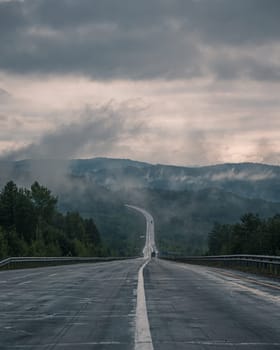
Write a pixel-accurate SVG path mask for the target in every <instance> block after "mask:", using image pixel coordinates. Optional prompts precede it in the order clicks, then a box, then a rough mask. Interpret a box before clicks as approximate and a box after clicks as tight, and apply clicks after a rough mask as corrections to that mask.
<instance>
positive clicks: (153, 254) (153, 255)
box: [151, 250, 156, 258]
mask: <svg viewBox="0 0 280 350" xmlns="http://www.w3.org/2000/svg"><path fill="white" fill-rule="evenodd" d="M151 257H152V258H155V257H156V252H155V251H154V250H153V251H152V254H151Z"/></svg>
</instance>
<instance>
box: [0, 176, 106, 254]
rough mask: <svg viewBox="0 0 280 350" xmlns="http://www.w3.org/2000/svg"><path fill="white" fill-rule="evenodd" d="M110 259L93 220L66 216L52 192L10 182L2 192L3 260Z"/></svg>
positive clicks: (0, 231)
mask: <svg viewBox="0 0 280 350" xmlns="http://www.w3.org/2000/svg"><path fill="white" fill-rule="evenodd" d="M98 255H107V252H106V249H105V248H104V246H103V244H102V242H101V238H100V234H99V231H98V229H97V227H96V225H95V222H94V221H93V219H91V218H88V219H84V218H82V217H81V216H80V214H79V213H78V212H67V213H66V214H62V213H61V212H59V211H58V209H57V198H56V197H55V196H54V195H53V194H52V193H51V191H50V190H49V189H48V188H46V187H44V186H41V185H40V184H39V183H38V182H34V183H33V185H32V186H31V189H26V188H19V187H17V185H16V184H15V183H14V182H13V181H9V182H8V183H7V184H6V185H5V187H4V188H3V189H2V191H1V192H0V258H5V257H8V256H98Z"/></svg>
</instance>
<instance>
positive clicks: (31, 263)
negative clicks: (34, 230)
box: [0, 257, 137, 269]
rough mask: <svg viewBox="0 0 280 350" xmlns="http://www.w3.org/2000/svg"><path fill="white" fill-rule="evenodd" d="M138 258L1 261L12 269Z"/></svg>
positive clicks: (19, 259)
mask: <svg viewBox="0 0 280 350" xmlns="http://www.w3.org/2000/svg"><path fill="white" fill-rule="evenodd" d="M134 258H137V257H109V258H108V257H93V258H91V257H10V258H7V259H4V260H1V261H0V269H1V268H11V267H20V266H22V267H23V266H24V267H25V266H28V265H29V266H34V265H36V266H39V265H40V266H49V265H64V264H78V263H96V262H107V261H114V260H126V259H134Z"/></svg>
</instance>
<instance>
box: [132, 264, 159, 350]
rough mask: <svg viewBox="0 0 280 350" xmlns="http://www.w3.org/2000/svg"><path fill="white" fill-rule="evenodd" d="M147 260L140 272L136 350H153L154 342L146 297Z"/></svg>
mask: <svg viewBox="0 0 280 350" xmlns="http://www.w3.org/2000/svg"><path fill="white" fill-rule="evenodd" d="M149 261H150V260H147V261H146V262H145V263H144V264H143V265H142V266H141V268H140V270H139V272H138V286H137V306H136V327H135V347H134V349H135V350H153V349H154V347H153V342H152V337H151V332H150V324H149V319H148V314H147V307H146V297H145V288H144V277H143V270H144V268H145V266H146V265H147V264H148V263H149Z"/></svg>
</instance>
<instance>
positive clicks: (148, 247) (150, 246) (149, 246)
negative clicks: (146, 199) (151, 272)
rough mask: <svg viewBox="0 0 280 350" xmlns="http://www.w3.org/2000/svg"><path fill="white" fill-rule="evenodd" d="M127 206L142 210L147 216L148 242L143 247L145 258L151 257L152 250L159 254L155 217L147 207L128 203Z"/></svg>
mask: <svg viewBox="0 0 280 350" xmlns="http://www.w3.org/2000/svg"><path fill="white" fill-rule="evenodd" d="M126 207H128V208H131V209H134V210H136V211H138V212H140V213H141V214H143V215H144V216H145V218H146V242H145V246H144V249H143V255H144V258H148V257H150V256H151V254H152V252H155V253H156V254H157V253H158V250H157V248H156V244H155V226H154V219H153V217H152V215H151V214H150V213H148V212H147V211H146V210H145V209H143V208H139V207H136V206H134V205H128V204H126Z"/></svg>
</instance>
